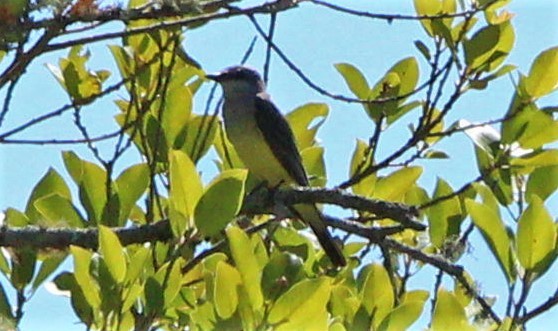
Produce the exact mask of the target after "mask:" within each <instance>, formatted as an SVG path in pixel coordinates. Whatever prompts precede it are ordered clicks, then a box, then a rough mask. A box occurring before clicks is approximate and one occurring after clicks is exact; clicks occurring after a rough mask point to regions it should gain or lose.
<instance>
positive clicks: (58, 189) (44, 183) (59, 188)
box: [25, 168, 72, 223]
mask: <svg viewBox="0 0 558 331" xmlns="http://www.w3.org/2000/svg"><path fill="white" fill-rule="evenodd" d="M52 194H58V195H60V196H61V197H63V198H66V199H68V200H70V201H71V199H72V198H71V194H70V189H69V188H68V185H66V182H65V181H64V179H63V178H62V176H60V174H59V173H58V172H56V170H54V169H52V168H51V169H49V170H48V171H47V173H46V174H45V175H44V176H43V178H41V180H39V182H38V183H37V185H35V187H34V188H33V191H32V193H31V196H30V197H29V200H27V207H25V213H26V214H27V217H28V218H29V220H30V221H31V222H32V223H34V222H36V221H37V220H39V219H40V218H41V215H40V213H39V211H38V210H37V209H36V207H35V201H37V200H38V199H40V198H43V197H45V196H48V195H52Z"/></svg>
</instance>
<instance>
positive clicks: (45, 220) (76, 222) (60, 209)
mask: <svg viewBox="0 0 558 331" xmlns="http://www.w3.org/2000/svg"><path fill="white" fill-rule="evenodd" d="M34 207H35V209H36V210H37V211H38V212H39V214H40V215H41V216H42V218H41V224H42V225H45V226H49V227H72V228H82V227H84V225H85V224H86V222H85V220H84V219H83V217H82V216H81V215H80V213H79V211H78V210H77V209H76V208H75V207H74V205H73V204H72V202H71V201H70V200H68V199H67V198H64V197H62V196H60V195H58V194H52V195H48V196H44V197H42V198H39V199H37V200H35V203H34Z"/></svg>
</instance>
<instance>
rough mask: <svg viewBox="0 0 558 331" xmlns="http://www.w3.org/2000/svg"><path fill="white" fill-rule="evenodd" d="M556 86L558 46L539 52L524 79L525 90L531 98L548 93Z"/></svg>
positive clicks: (557, 81) (557, 84)
mask: <svg viewBox="0 0 558 331" xmlns="http://www.w3.org/2000/svg"><path fill="white" fill-rule="evenodd" d="M556 88H558V47H553V48H549V49H547V50H545V51H543V52H542V53H540V54H539V55H538V56H537V58H536V59H535V61H534V62H533V65H532V66H531V70H530V71H529V76H528V77H527V78H526V79H525V90H526V92H527V93H528V94H529V95H530V96H531V97H533V98H539V97H542V96H545V95H547V94H549V93H550V92H552V91H554V90H555V89H556Z"/></svg>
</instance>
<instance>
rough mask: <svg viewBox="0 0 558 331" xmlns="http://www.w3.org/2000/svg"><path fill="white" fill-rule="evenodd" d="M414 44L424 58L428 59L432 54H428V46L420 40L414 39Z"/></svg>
mask: <svg viewBox="0 0 558 331" xmlns="http://www.w3.org/2000/svg"><path fill="white" fill-rule="evenodd" d="M414 44H415V47H416V48H417V49H418V50H419V52H420V53H421V54H422V56H424V58H425V59H426V60H430V58H431V57H432V55H430V50H429V49H428V47H427V46H426V45H425V44H424V43H423V42H422V41H420V40H415V42H414Z"/></svg>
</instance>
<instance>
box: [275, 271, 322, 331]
mask: <svg viewBox="0 0 558 331" xmlns="http://www.w3.org/2000/svg"><path fill="white" fill-rule="evenodd" d="M331 283H332V280H331V279H330V278H328V277H319V278H316V279H305V280H303V281H301V282H299V283H297V284H295V285H293V287H291V288H290V289H289V290H288V291H287V292H285V294H283V295H282V296H281V297H280V298H279V299H277V301H276V302H275V304H274V305H273V307H271V310H270V311H269V315H268V322H269V323H271V324H278V325H277V326H276V328H275V329H276V330H325V329H326V328H327V313H326V304H327V302H328V301H329V296H330V293H331Z"/></svg>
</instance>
